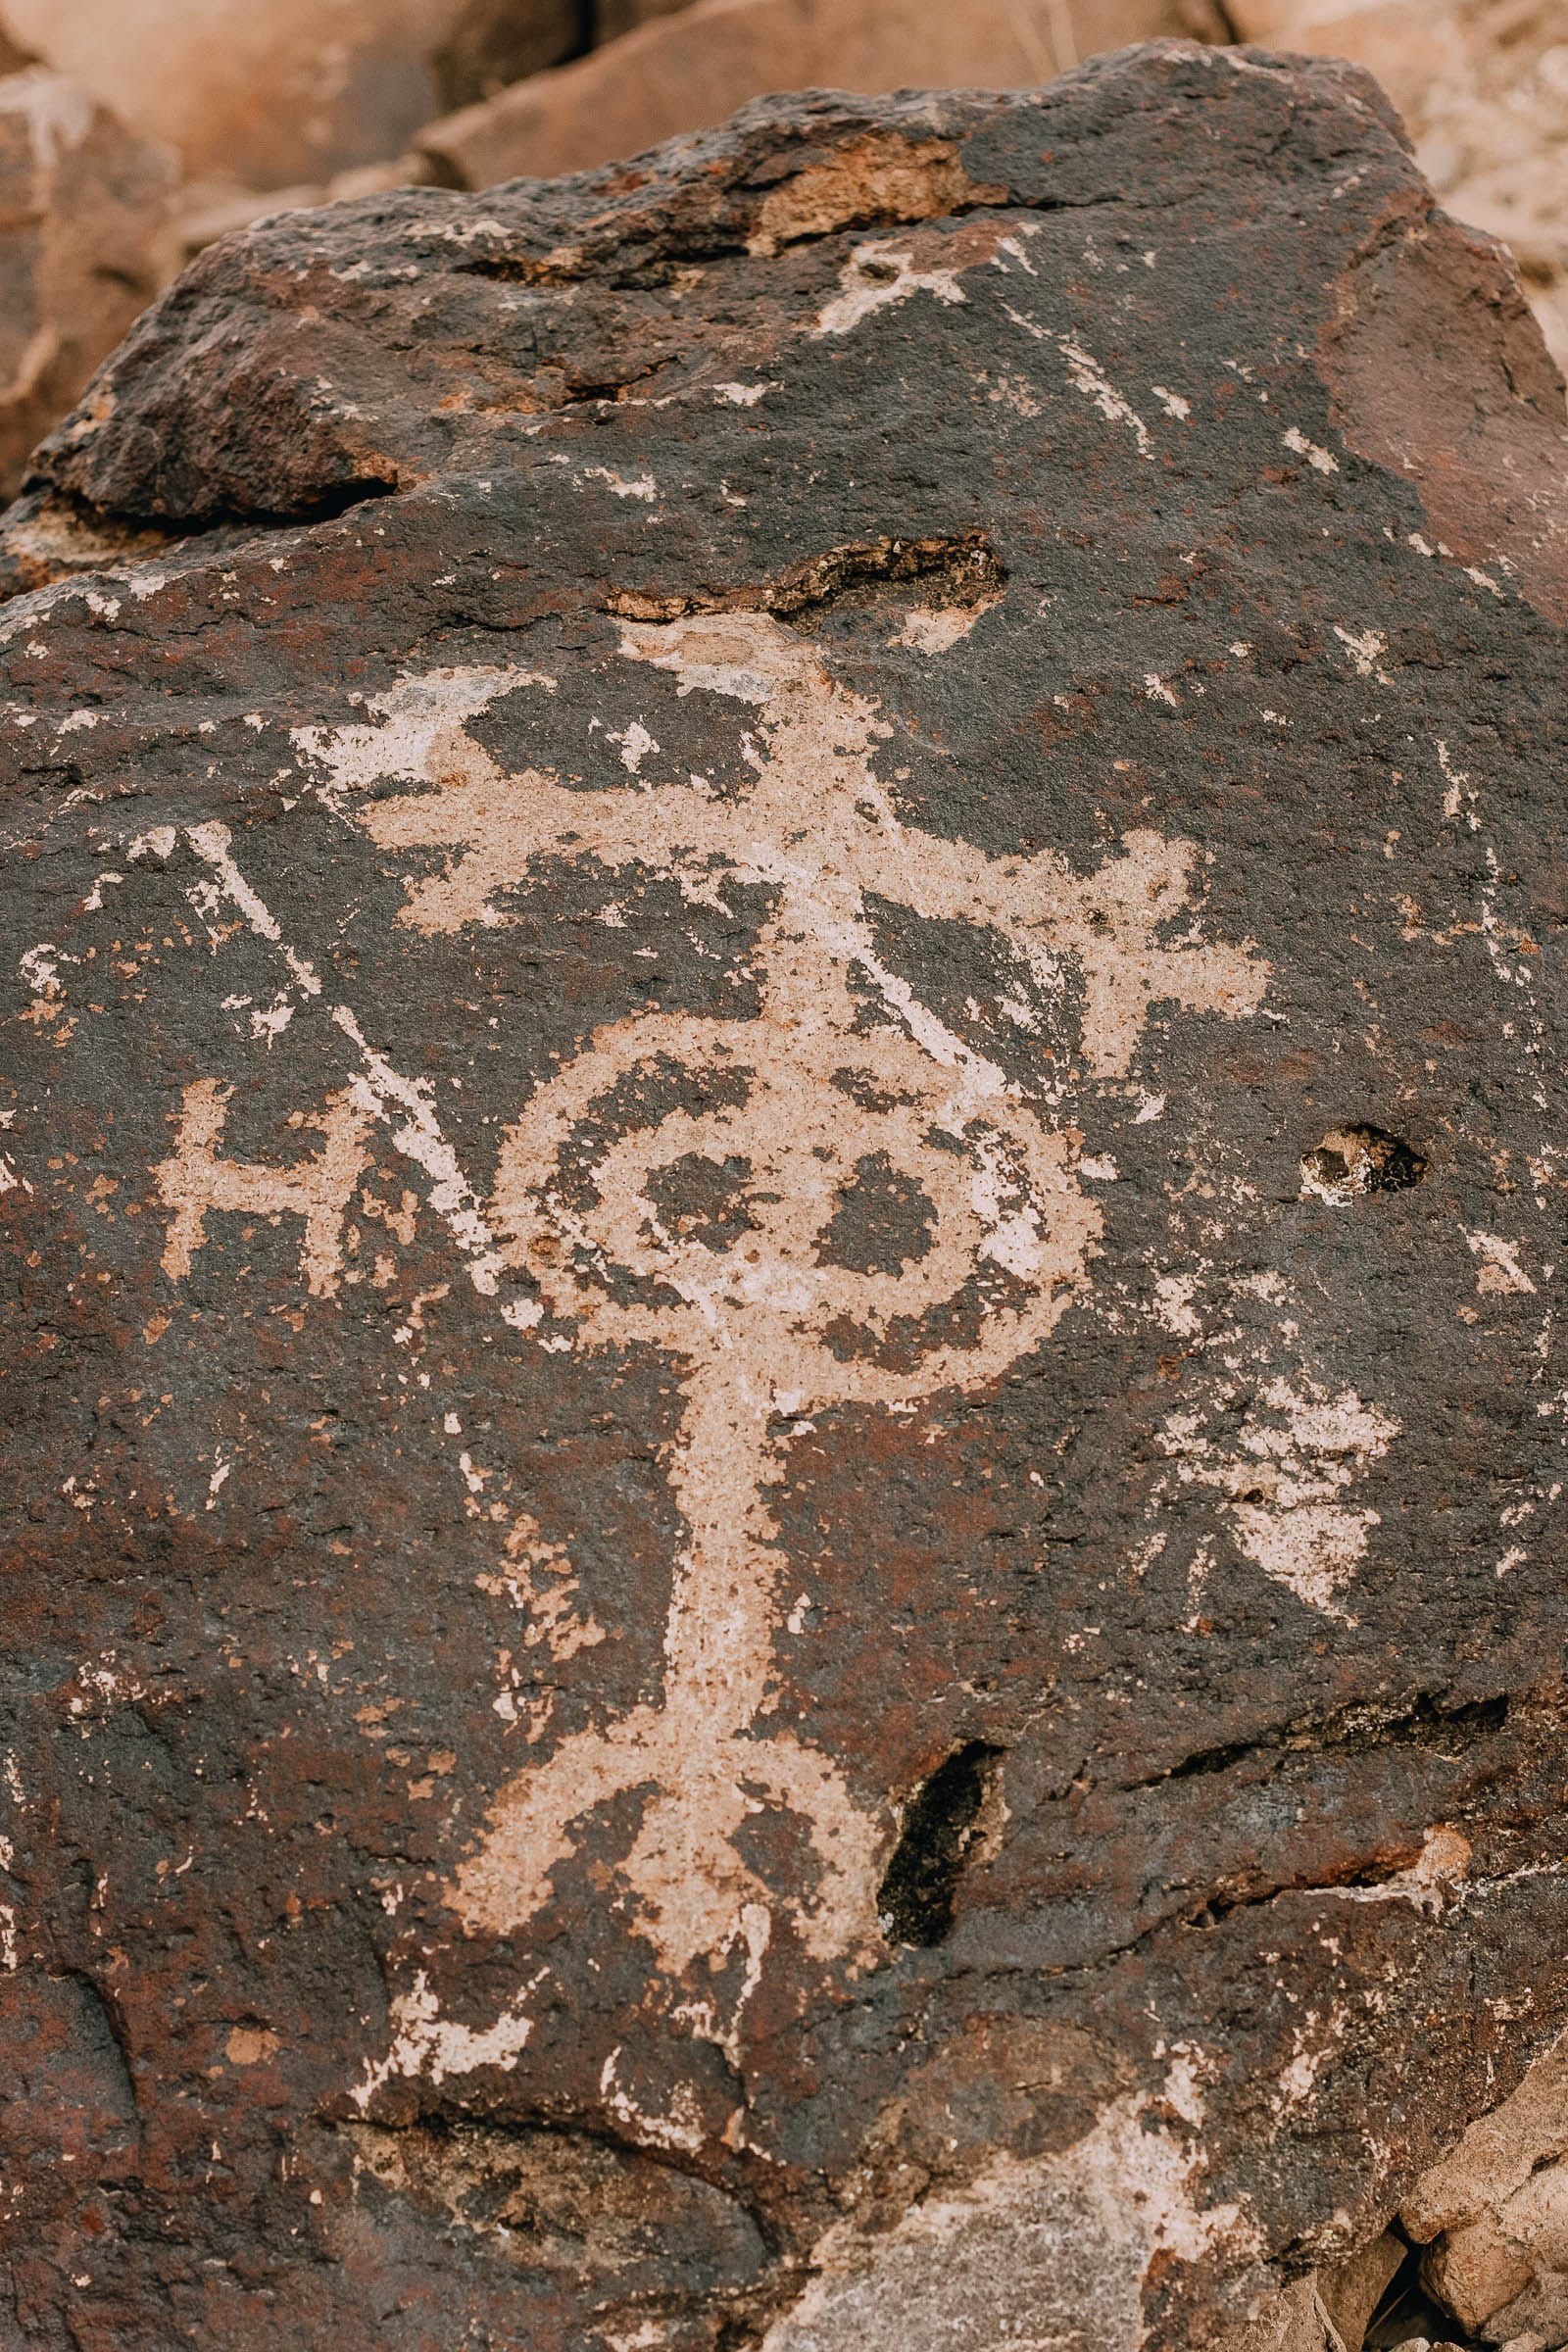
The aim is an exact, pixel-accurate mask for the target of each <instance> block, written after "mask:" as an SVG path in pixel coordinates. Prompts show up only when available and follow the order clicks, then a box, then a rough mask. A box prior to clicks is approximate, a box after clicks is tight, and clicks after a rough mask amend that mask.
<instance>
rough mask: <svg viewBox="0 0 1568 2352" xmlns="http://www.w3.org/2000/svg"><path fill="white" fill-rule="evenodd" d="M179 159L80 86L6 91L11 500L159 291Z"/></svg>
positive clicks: (3, 387)
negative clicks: (44, 443) (39, 446)
mask: <svg viewBox="0 0 1568 2352" xmlns="http://www.w3.org/2000/svg"><path fill="white" fill-rule="evenodd" d="M172 185H173V165H172V159H171V158H170V157H169V156H168V155H166V154H165V153H164V152H163V151H162V150H161V149H159V148H156V147H153V146H150V145H149V144H148V143H147V141H145V140H143V139H138V138H136V137H135V136H134V135H133V134H132V133H131V132H129V131H127V130H126V129H124V128H123V125H122V124H121V123H118V122H117V121H116V120H115V118H114V117H113V116H112V115H111V114H109V113H107V112H106V110H105V109H104V108H102V107H100V106H95V105H94V103H93V101H92V100H91V99H90V98H89V97H88V96H87V95H86V93H85V92H84V91H83V90H81V89H79V88H78V87H77V86H76V84H75V83H74V82H71V81H67V80H66V79H65V78H64V77H63V76H62V75H60V74H58V73H47V72H45V71H44V70H43V69H42V68H41V67H33V68H30V69H28V70H27V71H26V72H25V73H13V74H10V75H8V76H6V77H5V78H4V79H0V223H3V230H0V284H3V286H4V290H5V300H4V302H3V303H0V488H3V490H4V492H5V495H6V496H7V497H9V496H11V495H12V493H13V492H14V491H15V490H16V488H17V485H18V483H19V482H20V480H21V478H22V473H23V468H24V466H25V460H26V457H27V454H28V452H29V451H30V450H31V449H32V447H33V444H34V443H35V442H36V441H38V440H40V439H41V438H42V436H43V434H44V433H45V432H46V431H47V430H48V429H49V427H50V426H51V425H52V424H53V423H54V422H55V420H56V418H57V417H60V416H61V415H62V414H63V413H64V412H65V411H66V410H67V409H68V408H69V407H70V406H71V404H72V402H73V400H74V399H75V398H76V395H77V394H78V393H79V392H80V391H81V389H82V387H83V385H84V384H85V383H86V381H87V378H88V377H89V376H90V375H91V373H92V371H93V369H94V368H96V367H97V366H98V363H99V362H100V360H102V359H104V358H106V357H107V355H108V354H109V353H110V352H111V351H112V350H113V349H114V347H115V345H116V344H117V343H118V342H119V341H120V338H121V336H122V335H123V333H124V332H125V329H126V328H127V327H128V326H129V324H130V322H131V320H132V319H134V318H135V316H136V314H137V312H138V311H140V310H141V309H142V308H143V306H144V305H145V304H146V303H147V302H148V301H150V299H151V298H152V296H153V294H154V293H155V292H156V291H157V287H158V278H159V246H160V240H161V239H162V236H163V233H164V229H165V223H166V221H167V219H168V212H169V202H170V196H171V191H172Z"/></svg>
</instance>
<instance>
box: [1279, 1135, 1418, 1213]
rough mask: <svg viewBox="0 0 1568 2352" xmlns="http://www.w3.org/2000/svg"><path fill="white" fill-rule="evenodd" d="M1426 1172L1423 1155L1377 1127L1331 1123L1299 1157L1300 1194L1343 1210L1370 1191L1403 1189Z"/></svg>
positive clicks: (1408, 1187)
mask: <svg viewBox="0 0 1568 2352" xmlns="http://www.w3.org/2000/svg"><path fill="white" fill-rule="evenodd" d="M1426 1172H1427V1163H1426V1159H1425V1156H1424V1155H1423V1154H1422V1153H1421V1152H1417V1151H1416V1149H1415V1148H1414V1146H1413V1145H1411V1144H1407V1143H1405V1142H1404V1141H1403V1139H1402V1138H1401V1137H1399V1136H1397V1135H1390V1134H1389V1133H1388V1132H1387V1130H1386V1129H1384V1128H1382V1127H1360V1126H1357V1127H1335V1128H1332V1129H1331V1130H1330V1132H1329V1133H1328V1134H1327V1135H1326V1136H1325V1137H1324V1138H1323V1141H1322V1142H1321V1143H1320V1144H1318V1145H1316V1146H1315V1147H1314V1149H1313V1150H1312V1151H1310V1152H1306V1153H1304V1154H1303V1156H1302V1160H1301V1198H1302V1200H1303V1201H1304V1200H1307V1199H1308V1198H1314V1199H1316V1200H1319V1201H1328V1202H1330V1204H1331V1205H1332V1206H1333V1207H1336V1208H1344V1207H1346V1206H1347V1205H1348V1203H1349V1202H1350V1201H1357V1200H1360V1199H1363V1198H1364V1197H1365V1196H1366V1195H1367V1194H1369V1193H1404V1192H1408V1191H1409V1190H1410V1187H1411V1186H1412V1185H1416V1184H1419V1183H1420V1182H1421V1179H1422V1177H1423V1176H1424V1175H1425V1174H1426Z"/></svg>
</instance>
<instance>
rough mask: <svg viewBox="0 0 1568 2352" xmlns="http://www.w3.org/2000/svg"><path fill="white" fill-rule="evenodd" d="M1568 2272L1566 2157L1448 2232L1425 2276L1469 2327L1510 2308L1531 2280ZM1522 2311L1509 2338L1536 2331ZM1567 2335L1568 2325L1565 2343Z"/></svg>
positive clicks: (1428, 2262) (1425, 2268)
mask: <svg viewBox="0 0 1568 2352" xmlns="http://www.w3.org/2000/svg"><path fill="white" fill-rule="evenodd" d="M1565 2271H1568V2159H1565V2160H1563V2161H1561V2162H1559V2163H1556V2164H1546V2165H1543V2166H1542V2168H1541V2169H1540V2170H1539V2171H1538V2172H1535V2173H1533V2174H1532V2175H1531V2177H1530V2179H1529V2180H1526V2181H1525V2182H1524V2184H1523V2185H1522V2186H1521V2187H1519V2188H1517V2189H1515V2190H1514V2192H1513V2194H1512V2195H1511V2196H1510V2197H1506V2198H1504V2199H1503V2200H1502V2202H1501V2203H1500V2204H1498V2205H1496V2206H1495V2207H1494V2208H1493V2209H1491V2210H1489V2211H1488V2212H1486V2213H1484V2214H1482V2215H1480V2216H1479V2217H1478V2218H1477V2219H1476V2220H1475V2221H1473V2222H1468V2223H1466V2224H1464V2225H1463V2226H1462V2227H1460V2228H1459V2229H1449V2230H1446V2232H1445V2233H1444V2235H1443V2236H1442V2237H1441V2238H1439V2239H1438V2241H1437V2243H1436V2244H1435V2245H1434V2246H1433V2247H1432V2249H1431V2251H1430V2252H1429V2253H1428V2255H1427V2257H1426V2260H1425V2262H1424V2264H1423V2266H1422V2276H1423V2278H1424V2279H1425V2281H1426V2283H1427V2285H1428V2288H1429V2290H1430V2291H1431V2292H1432V2293H1434V2294H1435V2295H1437V2296H1438V2298H1439V2299H1440V2300H1441V2301H1442V2302H1443V2303H1444V2305H1445V2306H1446V2308H1447V2309H1448V2310H1449V2311H1451V2312H1452V2313H1453V2315H1454V2317H1455V2319H1457V2320H1458V2321H1459V2322H1460V2324H1461V2325H1462V2326H1463V2327H1468V2328H1470V2329H1471V2330H1472V2331H1474V2330H1476V2329H1479V2328H1481V2327H1484V2326H1486V2325H1487V2324H1488V2323H1489V2322H1491V2321H1492V2320H1493V2318H1494V2316H1495V2314H1498V2313H1501V2312H1502V2311H1503V2308H1504V2306H1505V2305H1506V2306H1512V2305H1513V2304H1515V2303H1516V2302H1517V2301H1518V2300H1519V2298H1520V2297H1522V2296H1523V2295H1524V2293H1525V2290H1526V2288H1527V2287H1529V2286H1530V2285H1531V2283H1532V2281H1533V2280H1536V2279H1539V2278H1542V2277H1543V2275H1557V2274H1561V2273H1563V2272H1565ZM1532 2327H1533V2323H1532V2322H1531V2321H1530V2320H1529V2318H1528V2316H1527V2315H1525V2314H1523V2313H1521V2315H1520V2318H1519V2324H1518V2325H1517V2326H1512V2325H1510V2326H1508V2327H1504V2329H1503V2335H1504V2337H1506V2336H1510V2335H1518V2334H1521V2333H1524V2332H1527V2331H1529V2330H1531V2328H1532ZM1565 2337H1568V2327H1564V2330H1563V2336H1562V2337H1558V2338H1556V2339H1555V2340H1556V2341H1558V2342H1561V2341H1562V2340H1564V2338H1565Z"/></svg>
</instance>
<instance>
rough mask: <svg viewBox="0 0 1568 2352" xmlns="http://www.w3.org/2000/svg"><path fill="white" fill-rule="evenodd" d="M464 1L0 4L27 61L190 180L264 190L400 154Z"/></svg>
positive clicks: (432, 91)
mask: <svg viewBox="0 0 1568 2352" xmlns="http://www.w3.org/2000/svg"><path fill="white" fill-rule="evenodd" d="M460 6H461V0H178V4H177V5H171V4H170V0H0V18H3V21H4V24H5V25H6V27H7V29H8V31H9V32H10V33H11V34H12V35H13V36H14V38H15V39H16V40H17V41H18V42H20V44H21V45H22V46H23V47H24V48H25V49H28V50H31V51H34V52H35V53H36V54H37V55H38V56H39V57H41V58H43V59H44V60H46V62H47V63H48V64H50V65H51V66H53V67H55V68H56V69H57V70H58V71H59V72H61V73H67V74H70V75H71V76H72V77H73V79H74V80H76V81H78V82H79V83H80V84H81V86H82V88H83V89H85V90H88V91H90V92H91V93H92V95H93V96H94V98H96V99H97V100H98V101H99V103H100V104H101V105H104V106H108V107H112V108H113V109H114V110H115V112H116V114H117V115H118V116H119V117H120V119H121V121H122V122H123V123H126V124H127V125H128V126H129V127H130V128H131V129H132V130H134V131H136V132H138V133H139V134H140V135H141V136H142V137H143V138H149V139H156V140H162V141H164V142H166V143H167V144H168V145H170V146H172V148H174V150H175V151H176V152H177V154H178V155H179V157H180V159H181V161H182V163H183V166H184V169H185V171H186V172H187V173H189V174H191V175H192V176H194V177H198V178H200V177H209V176H213V175H218V176H221V177H224V178H230V179H236V180H240V181H243V182H246V183H248V184H249V185H252V186H255V187H259V188H280V187H285V186H288V185H291V184H296V183H299V182H302V181H319V180H323V179H325V178H327V177H328V176H329V175H330V174H331V173H332V172H341V171H346V170H349V169H350V168H351V167H353V166H354V165H357V164H369V163H378V162H381V161H383V160H384V159H385V158H386V157H387V156H390V155H396V154H397V153H398V152H399V150H400V149H401V148H402V147H403V146H405V145H406V143H407V141H408V139H409V137H410V135H411V134H412V133H413V132H414V131H415V130H416V129H417V127H418V125H419V124H420V123H424V122H426V121H428V119H429V117H430V116H431V115H432V114H433V113H434V112H435V111H436V108H437V106H438V104H439V103H440V101H439V97H438V93H437V87H436V80H435V74H434V71H433V67H432V62H431V61H432V56H433V54H434V52H435V51H436V50H437V49H438V48H439V47H440V44H441V42H442V41H443V40H444V39H445V38H446V37H447V36H448V35H449V33H450V31H451V28H452V26H453V25H454V23H455V21H456V19H457V16H458V13H459V9H460Z"/></svg>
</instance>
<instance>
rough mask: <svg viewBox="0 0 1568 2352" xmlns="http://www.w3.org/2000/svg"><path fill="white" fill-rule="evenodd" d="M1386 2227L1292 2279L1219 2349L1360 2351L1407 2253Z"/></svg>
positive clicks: (1246, 2351) (1225, 2351)
mask: <svg viewBox="0 0 1568 2352" xmlns="http://www.w3.org/2000/svg"><path fill="white" fill-rule="evenodd" d="M1405 2252H1406V2248H1405V2245H1404V2242H1403V2240H1402V2239H1401V2238H1397V2237H1394V2236H1392V2235H1390V2234H1388V2233H1387V2232H1385V2234H1384V2235H1383V2236H1382V2237H1377V2238H1374V2239H1373V2240H1372V2242H1371V2244H1370V2245H1367V2246H1363V2247H1362V2248H1361V2250H1360V2252H1359V2253H1357V2254H1352V2255H1349V2256H1348V2257H1347V2258H1346V2259H1345V2260H1344V2261H1341V2262H1331V2263H1325V2265H1324V2266H1323V2268H1322V2269H1321V2270H1319V2271H1315V2272H1309V2273H1308V2274H1307V2275H1306V2277H1305V2278H1296V2279H1293V2280H1292V2282H1291V2284H1290V2285H1289V2286H1287V2287H1283V2288H1282V2289H1281V2290H1280V2292H1279V2293H1278V2294H1275V2295H1270V2296H1269V2297H1268V2299H1267V2301H1266V2302H1265V2303H1264V2305H1263V2308H1262V2309H1261V2310H1260V2311H1259V2312H1258V2314H1257V2316H1256V2318H1255V2319H1253V2320H1251V2321H1250V2322H1249V2324H1248V2325H1247V2326H1246V2327H1237V2328H1234V2329H1232V2330H1231V2331H1230V2332H1229V2333H1228V2334H1226V2335H1224V2336H1222V2337H1221V2338H1220V2341H1219V2343H1218V2344H1217V2345H1216V2347H1215V2352H1361V2346H1362V2344H1363V2342H1364V2341H1365V2338H1366V2331H1367V2324H1368V2322H1369V2321H1370V2320H1371V2318H1372V2314H1373V2313H1374V2312H1375V2311H1376V2309H1377V2307H1378V2305H1379V2303H1380V2302H1381V2301H1382V2299H1383V2295H1384V2292H1385V2290H1386V2289H1387V2287H1388V2284H1389V2281H1390V2280H1391V2279H1392V2278H1393V2277H1394V2274H1395V2272H1396V2271H1397V2269H1398V2267H1399V2265H1400V2263H1401V2262H1402V2261H1403V2259H1404V2256H1405Z"/></svg>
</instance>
